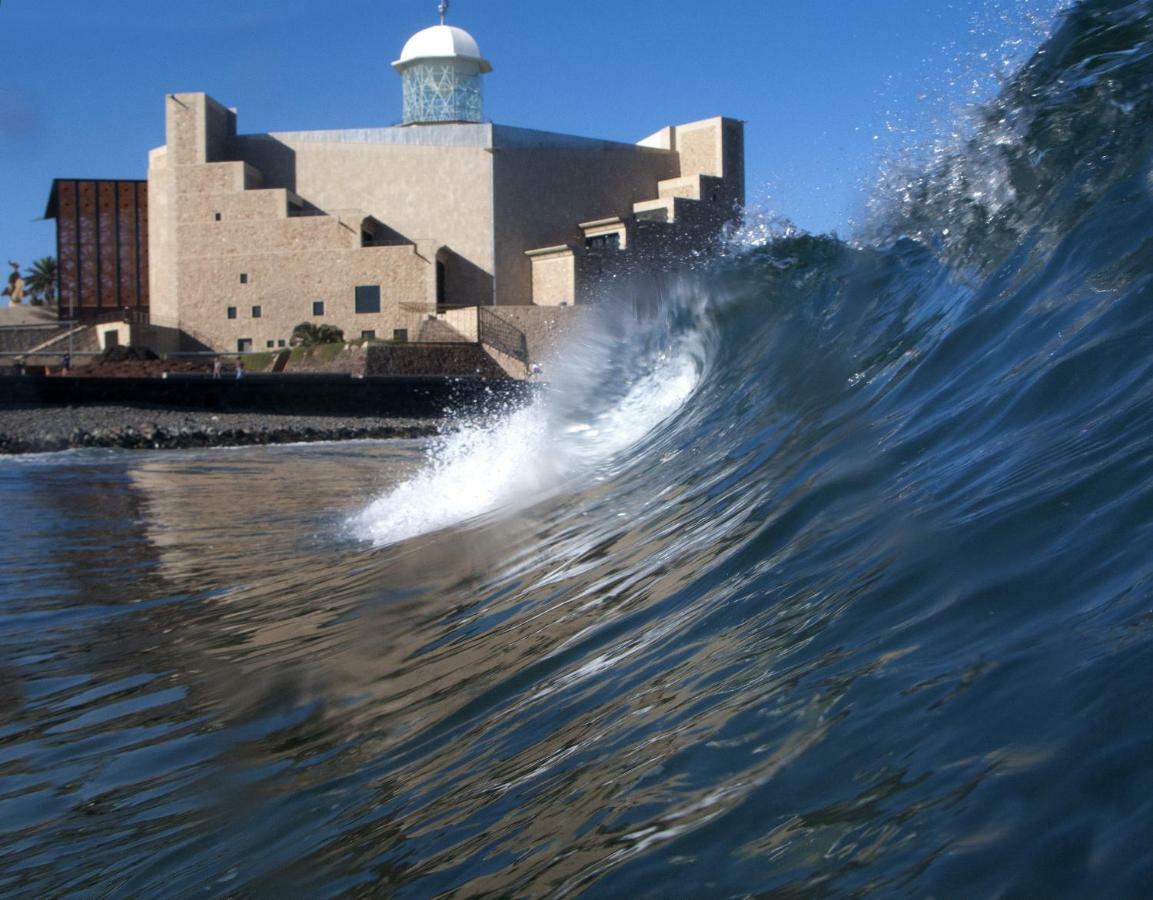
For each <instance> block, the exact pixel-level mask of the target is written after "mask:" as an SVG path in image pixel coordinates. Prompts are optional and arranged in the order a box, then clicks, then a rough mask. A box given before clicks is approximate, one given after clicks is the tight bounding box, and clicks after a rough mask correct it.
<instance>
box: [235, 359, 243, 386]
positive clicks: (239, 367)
mask: <svg viewBox="0 0 1153 900" xmlns="http://www.w3.org/2000/svg"><path fill="white" fill-rule="evenodd" d="M243 377H244V360H243V359H241V358H240V357H239V356H238V357H236V380H237V381H240V379H241V378H243Z"/></svg>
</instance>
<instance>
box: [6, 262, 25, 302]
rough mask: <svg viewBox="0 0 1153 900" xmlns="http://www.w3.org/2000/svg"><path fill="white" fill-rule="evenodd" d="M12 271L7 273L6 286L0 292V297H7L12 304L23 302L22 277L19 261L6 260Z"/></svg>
mask: <svg viewBox="0 0 1153 900" xmlns="http://www.w3.org/2000/svg"><path fill="white" fill-rule="evenodd" d="M8 265H10V266H11V267H12V271H11V272H9V273H8V287H6V288H4V291H3V292H2V293H0V297H7V298H8V299H9V301H10V302H11V303H12V305H13V306H18V305H20V304H21V303H23V302H24V279H23V278H21V277H20V263H18V262H12V261H11V260H9V261H8Z"/></svg>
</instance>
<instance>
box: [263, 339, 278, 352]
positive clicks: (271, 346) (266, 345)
mask: <svg viewBox="0 0 1153 900" xmlns="http://www.w3.org/2000/svg"><path fill="white" fill-rule="evenodd" d="M264 346H265V347H268V348H269V349H270V350H271V349H272V348H273V347H275V346H276V341H265V342H264Z"/></svg>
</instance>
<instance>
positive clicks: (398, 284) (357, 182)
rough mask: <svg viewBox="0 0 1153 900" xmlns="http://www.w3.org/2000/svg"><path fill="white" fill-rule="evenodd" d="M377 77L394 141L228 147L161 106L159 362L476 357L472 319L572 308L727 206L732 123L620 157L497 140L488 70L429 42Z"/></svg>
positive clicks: (457, 47) (376, 132) (622, 146)
mask: <svg viewBox="0 0 1153 900" xmlns="http://www.w3.org/2000/svg"><path fill="white" fill-rule="evenodd" d="M393 65H394V67H395V68H396V69H397V71H398V72H399V73H400V75H401V78H402V82H403V88H404V122H403V124H401V125H399V126H394V127H387V128H363V129H353V130H342V131H287V132H276V133H271V134H243V133H241V132H240V131H239V129H238V122H237V113H236V111H235V110H231V109H227V108H225V107H224V106H222V105H221V104H220V103H218V102H216V101H215V100H213V99H212V98H211V97H208V96H206V95H205V94H201V93H185V94H170V95H168V96H167V97H166V98H165V116H166V142H165V145H164V146H163V147H160V148H158V149H156V150H154V151H152V153H151V154H150V157H149V166H148V187H147V192H148V251H149V267H150V269H149V273H150V274H149V286H150V290H149V294H150V313H151V321H152V324H153V325H154V326H159V328H158V329H156V330H157V333H158V334H162V335H166V336H167V337H166V339H165V340H164V341H163V342H164V343H167V344H168V345H169V347H167V348H166V349H176V345H177V344H180V345H182V346H184V347H186V348H187V347H189V346H203V347H209V348H212V349H215V350H219V351H243V350H249V349H251V350H263V349H267V348H272V347H278V346H283V345H284V344H285V343H286V342H287V340H288V339H289V337H290V335H291V333H292V329H293V327H294V326H295V325H297V324H298V323H300V322H304V321H312V322H315V323H317V324H331V325H335V326H336V327H338V328H340V329H342V330H343V331H344V333H345V336H346V337H347V338H357V337H375V338H396V339H405V338H407V339H416V338H417V337H418V334H419V333H420V332H421V331H422V330H424V329H425V328H426V323H427V322H429V321H431V320H436V321H443V322H444V323H445V324H446V325H447V326H451V327H454V328H455V329H457V330H458V331H460V332H461V333H463V334H465V335H466V336H470V337H472V338H473V339H475V333H472V334H471V335H470V334H469V332H470V329H471V330H472V332H475V327H476V326H475V318H476V310H477V308H482V307H497V308H500V307H514V306H515V307H542V306H547V307H561V306H572V305H574V304H580V303H583V302H586V301H588V300H590V299H591V298H593V297H594V296H595V294H596V291H597V289H598V286H600V285H603V283H604V279H605V278H606V277H611V275H612V273H613V272H615V271H617V270H618V269H619V268H620V267H621V265H622V261H624V260H634V261H635V260H638V259H641V258H643V257H645V256H647V255H649V254H652V253H656V252H658V250H659V248H660V247H666V248H667V247H674V246H677V247H682V246H683V247H687V246H699V245H700V244H702V243H706V242H708V241H709V240H712V239H713V238H715V237H716V235H717V234H718V232H719V230H720V228H721V226H722V225H723V224H724V223H725V222H726V221H729V220H731V219H732V218H733V217H734V216H735V215H736V214H737V213H738V210H739V207H740V206H741V204H742V203H743V200H744V160H743V129H742V124H741V123H740V122H738V121H735V120H732V119H726V118H715V119H708V120H705V121H701V122H694V123H691V124H687V125H679V126H670V127H668V128H665V129H663V130H661V131H660V132H658V133H657V134H654V135H652V136H650V137H648V138H645V139H644V140H642V141H640V142H639V143H637V144H626V143H616V142H612V141H603V140H594V139H589V138H582V137H574V136H570V135H563V134H552V133H547V132H542V131H532V130H527V129H522V128H512V127H507V126H502V125H495V124H492V123H490V122H486V121H484V112H483V103H482V84H481V83H482V79H483V77H484V75H485V74H487V73H488V72H490V71H491V70H492V66H491V65H490V64H489V63H488V61H487V60H485V59H484V57H483V56H482V55H481V52H480V49H479V47H478V46H477V43H476V41H475V40H474V39H473V38H472V36H471V35H469V34H468V33H467V32H465V31H463V30H462V29H460V28H455V27H453V26H449V25H445V24H443V23H442V24H440V25H436V26H433V27H431V28H427V29H425V30H423V31H421V32H419V33H418V34H416V35H414V36H413V37H412V38H411V39H410V40H409V41H408V43H407V44H405V46H404V49H403V51H402V52H401V55H400V58H399V59H398V60H397V61H396V62H395V63H394V64H393ZM460 310H472V311H473V314H472V318H471V319H470V318H469V317H468V315H467V314H462V313H461V312H460ZM510 312H511V310H510ZM525 314H526V311H524V310H521V315H519V316H518V317H517V318H518V320H519V321H522V322H523V321H524V320H525ZM528 315H530V316H531V314H528ZM554 317H555V314H554ZM470 322H471V323H473V324H471V325H470V324H469V323H470Z"/></svg>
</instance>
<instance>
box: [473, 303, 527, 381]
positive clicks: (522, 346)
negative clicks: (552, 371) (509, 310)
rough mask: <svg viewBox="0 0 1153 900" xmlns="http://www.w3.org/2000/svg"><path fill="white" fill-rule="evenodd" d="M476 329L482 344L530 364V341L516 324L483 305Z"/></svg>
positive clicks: (478, 313)
mask: <svg viewBox="0 0 1153 900" xmlns="http://www.w3.org/2000/svg"><path fill="white" fill-rule="evenodd" d="M476 330H477V336H478V338H479V339H480V342H481V343H482V344H487V345H488V346H489V347H492V348H493V349H494V350H497V351H499V352H501V353H503V354H505V356H511V357H512V358H513V359H517V360H520V361H521V362H522V363H524V364H525V365H526V366H527V365H528V341H527V340H525V336H524V332H523V331H521V330H520V329H519V328H517V327H516V326H515V325H513V324H511V323H509V322H506V321H505V320H504V319H502V318H501V317H500V316H498V315H497V314H496V313H494V312H493V311H492V310H491V309H488V308H487V307H484V306H482V307H480V308H479V309H478V310H477V323H476Z"/></svg>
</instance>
